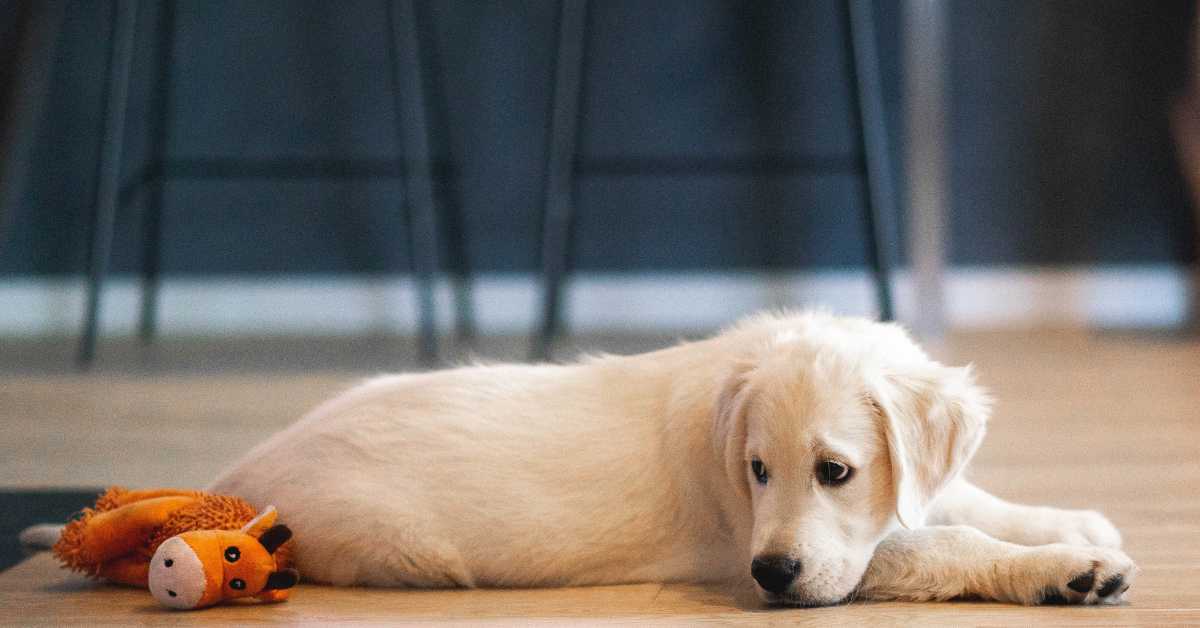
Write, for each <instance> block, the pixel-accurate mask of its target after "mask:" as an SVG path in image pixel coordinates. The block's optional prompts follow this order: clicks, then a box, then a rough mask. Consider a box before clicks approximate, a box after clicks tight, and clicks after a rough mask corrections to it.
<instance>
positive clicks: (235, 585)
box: [229, 578, 246, 591]
mask: <svg viewBox="0 0 1200 628" xmlns="http://www.w3.org/2000/svg"><path fill="white" fill-rule="evenodd" d="M229 588H230V589H237V590H238V591H241V590H242V589H245V588H246V581H245V580H242V579H241V578H234V579H233V580H230V581H229Z"/></svg>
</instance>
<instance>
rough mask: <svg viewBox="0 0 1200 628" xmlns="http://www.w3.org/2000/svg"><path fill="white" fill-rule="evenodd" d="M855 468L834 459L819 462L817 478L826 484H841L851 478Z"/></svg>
mask: <svg viewBox="0 0 1200 628" xmlns="http://www.w3.org/2000/svg"><path fill="white" fill-rule="evenodd" d="M853 475H854V469H852V468H850V467H848V466H846V465H844V464H842V463H840V462H835V461H833V460H824V461H822V462H818V463H817V480H818V481H820V482H821V484H824V485H825V486H840V485H842V484H845V483H846V482H847V481H849V480H850V477H851V476H853Z"/></svg>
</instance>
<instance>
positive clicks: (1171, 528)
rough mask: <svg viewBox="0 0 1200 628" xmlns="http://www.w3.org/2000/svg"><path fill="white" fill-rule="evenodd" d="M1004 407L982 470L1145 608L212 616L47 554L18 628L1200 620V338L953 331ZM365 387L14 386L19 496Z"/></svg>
mask: <svg viewBox="0 0 1200 628" xmlns="http://www.w3.org/2000/svg"><path fill="white" fill-rule="evenodd" d="M935 352H936V353H937V354H938V355H942V356H949V358H952V359H955V360H956V361H961V362H967V361H971V362H974V363H975V364H976V368H977V370H978V372H979V376H980V379H981V381H982V382H983V383H984V384H986V385H987V386H989V387H990V388H991V389H992V390H993V392H994V394H995V395H996V397H997V399H998V404H997V408H996V414H995V418H994V420H993V422H992V425H991V426H990V433H989V436H988V439H987V441H986V442H985V444H984V446H983V448H982V450H981V451H980V453H979V456H978V458H977V460H976V462H975V464H974V465H973V469H972V471H971V476H972V478H973V479H974V480H976V481H977V482H978V483H979V484H981V485H982V486H984V487H986V488H988V489H989V490H992V491H994V492H996V493H997V494H999V495H1001V496H1003V497H1005V498H1008V499H1011V500H1014V501H1021V502H1028V503H1038V504H1047V505H1057V506H1064V507H1077V508H1095V509H1097V510H1101V511H1103V512H1104V513H1105V514H1107V515H1108V516H1109V517H1110V518H1112V519H1113V521H1114V522H1115V523H1116V524H1117V526H1118V527H1119V528H1120V529H1121V532H1122V534H1123V535H1124V539H1125V547H1126V550H1127V551H1128V552H1129V554H1130V555H1131V556H1133V558H1134V559H1135V560H1136V561H1138V563H1139V565H1140V567H1141V573H1140V575H1139V578H1138V581H1137V584H1136V586H1135V587H1134V588H1133V589H1131V591H1130V596H1129V597H1130V601H1129V603H1127V604H1125V605H1122V606H1117V607H1103V608H1065V607H1046V608H1023V607H1017V606H1009V605H1000V604H987V603H973V602H957V603H948V604H892V603H888V604H862V603H855V604H851V605H847V606H841V607H834V608H822V609H761V608H758V607H757V606H755V605H754V604H753V603H752V601H750V600H740V599H739V596H738V595H735V594H731V593H730V592H729V591H726V590H723V589H721V588H719V587H698V586H681V585H668V586H662V585H656V584H641V585H630V586H623V587H593V588H580V589H554V590H516V591H396V590H365V589H336V588H330V587H321V586H313V585H307V584H303V585H301V586H300V588H299V589H298V590H297V591H296V593H295V595H294V597H293V599H292V600H291V601H289V602H287V603H285V604H279V605H272V606H261V605H254V604H245V605H243V604H239V605H234V606H229V607H221V608H215V609H209V610H205V611H201V612H196V613H182V614H181V613H170V612H168V611H164V610H161V609H159V608H158V607H157V605H156V604H155V603H154V601H153V599H151V598H150V596H149V594H147V593H146V592H144V591H140V590H133V589H125V588H119V587H113V586H108V585H102V584H96V583H92V582H89V581H86V580H84V579H82V578H80V577H78V576H75V575H72V574H69V573H67V572H64V571H62V570H60V569H58V568H57V566H56V565H55V564H54V563H53V561H52V560H51V559H50V558H49V557H48V556H46V555H44V554H43V555H38V556H34V557H32V558H30V559H29V560H27V561H26V562H24V563H22V564H21V565H18V566H17V567H14V568H13V569H10V570H8V571H6V572H4V573H3V574H0V624H20V625H35V624H39V623H41V624H56V625H57V624H88V625H97V624H115V625H127V624H130V623H158V622H163V623H173V624H180V625H191V624H217V625H224V624H230V623H267V622H280V623H289V624H297V625H329V624H337V623H341V624H363V625H371V624H375V625H396V624H402V623H419V622H442V623H448V624H464V623H470V624H481V623H485V624H514V625H515V624H519V625H531V624H554V625H559V624H568V623H576V624H587V625H597V624H604V623H620V624H630V623H649V624H654V625H695V624H696V623H700V622H710V621H711V622H720V623H729V624H760V623H764V622H766V623H788V624H798V625H822V626H827V625H835V626H836V625H856V626H857V625H862V624H864V623H871V624H883V625H887V624H894V625H928V626H942V625H954V626H960V625H996V624H1034V623H1037V624H1053V625H1066V626H1073V625H1096V624H1113V625H1161V626H1167V625H1198V624H1200V587H1197V586H1195V584H1194V583H1196V582H1198V581H1200V342H1198V341H1197V340H1196V339H1164V338H1146V337H1136V336H1111V335H1110V336H1105V335H1094V334H1086V333H1082V332H1075V331H1059V332H1031V333H1014V332H1005V333H978V334H960V335H956V336H953V337H951V339H950V341H949V342H947V343H946V344H945V345H943V346H940V347H936V348H935ZM356 378H357V375H356V374H353V373H347V372H341V373H329V374H323V375H297V374H294V373H293V374H274V373H242V374H238V375H226V374H215V375H214V374H197V373H192V374H185V375H167V376H135V375H128V374H127V375H119V374H110V375H104V376H98V377H80V376H74V375H42V376H36V377H32V376H15V375H14V376H3V377H0V424H2V425H4V426H5V428H6V429H5V432H4V433H3V434H0V485H2V486H8V487H54V486H92V485H103V484H108V483H124V484H129V485H135V486H148V485H202V484H203V483H204V482H206V481H207V480H208V479H209V478H210V477H212V476H213V475H214V474H215V473H216V472H217V471H218V470H219V469H220V468H221V467H222V466H224V465H226V464H229V462H230V461H232V460H234V459H236V458H237V457H238V456H239V455H241V453H242V452H243V451H245V450H246V449H248V448H249V447H250V446H252V445H253V444H254V443H255V442H257V441H258V440H260V439H261V438H263V437H265V436H266V435H267V434H269V433H270V432H272V431H274V430H276V429H278V428H279V427H282V426H283V425H286V424H287V423H289V422H290V421H292V420H294V419H295V417H297V416H299V415H300V414H301V413H302V412H304V411H305V410H306V409H308V408H309V407H311V406H312V405H313V404H315V403H316V402H318V401H319V400H321V399H324V398H326V397H327V396H329V395H330V394H333V393H334V392H335V391H337V390H339V389H341V388H343V387H345V386H347V385H349V384H350V383H352V382H353V381H354V380H355V379H356Z"/></svg>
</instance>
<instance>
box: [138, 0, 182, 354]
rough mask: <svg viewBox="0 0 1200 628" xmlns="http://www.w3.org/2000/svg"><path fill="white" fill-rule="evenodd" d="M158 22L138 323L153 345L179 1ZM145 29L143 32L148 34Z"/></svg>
mask: <svg viewBox="0 0 1200 628" xmlns="http://www.w3.org/2000/svg"><path fill="white" fill-rule="evenodd" d="M158 6H159V7H160V9H159V10H160V12H159V15H158V18H157V22H155V26H156V27H157V28H158V34H157V37H156V39H157V42H156V46H157V48H156V51H155V58H156V59H157V63H158V65H157V76H156V77H155V85H154V103H153V105H152V106H151V111H152V112H153V115H154V119H153V124H154V126H153V127H152V129H151V133H152V134H153V135H152V137H153V144H152V145H151V148H150V161H151V170H150V176H149V177H148V181H147V183H149V184H150V190H149V191H150V193H149V195H148V198H147V201H146V206H145V209H144V213H143V215H142V304H141V305H142V307H141V317H140V319H139V322H138V337H139V338H141V341H142V342H143V343H147V344H148V343H150V342H151V341H152V340H154V336H155V335H156V334H157V333H158V294H159V286H160V280H159V275H160V270H161V267H162V213H163V202H164V194H165V189H164V186H165V185H166V182H165V181H164V178H165V172H164V163H165V162H166V159H167V147H168V146H169V145H170V134H171V110H172V106H173V105H172V92H171V50H172V47H173V44H174V39H175V0H162V2H160V3H159V5H158ZM146 30H147V29H146V28H145V27H143V29H142V31H143V33H145V32H146Z"/></svg>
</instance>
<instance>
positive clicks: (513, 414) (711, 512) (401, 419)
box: [209, 313, 1136, 605]
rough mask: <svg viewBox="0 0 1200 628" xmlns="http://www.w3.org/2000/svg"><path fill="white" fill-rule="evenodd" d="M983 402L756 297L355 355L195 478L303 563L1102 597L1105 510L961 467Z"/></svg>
mask: <svg viewBox="0 0 1200 628" xmlns="http://www.w3.org/2000/svg"><path fill="white" fill-rule="evenodd" d="M987 418H988V397H987V395H986V394H985V393H984V391H983V390H982V389H981V388H979V387H978V386H977V385H976V384H975V381H974V378H973V376H972V374H971V372H970V371H969V370H968V369H966V368H951V367H947V366H943V365H941V364H938V363H936V362H934V361H932V360H931V359H930V358H929V357H928V356H927V355H926V354H925V353H924V352H923V351H922V350H921V349H920V348H919V347H917V345H916V344H914V343H913V341H912V340H911V339H910V338H909V337H908V336H907V335H906V334H905V332H904V331H903V330H902V329H901V328H899V327H898V326H896V325H890V324H880V323H876V322H872V321H869V320H865V319H856V318H838V317H834V316H831V315H828V314H823V313H799V314H769V315H760V316H756V317H753V318H750V319H747V320H745V321H743V322H741V323H740V324H738V325H735V326H734V327H732V328H730V329H728V330H726V331H724V332H723V333H721V334H719V335H717V336H715V337H713V338H710V339H708V340H704V341H700V342H694V343H686V344H681V345H679V346H676V347H673V348H670V349H665V350H662V351H656V352H653V353H647V354H643V355H635V356H628V357H622V356H599V357H590V358H586V359H583V360H582V361H580V362H578V363H575V364H567V365H536V366H526V365H515V364H503V365H492V366H470V367H465V368H458V369H453V370H446V371H438V372H431V373H419V374H408V375H390V376H384V377H378V378H375V379H372V380H370V381H368V382H366V383H364V384H362V385H360V386H358V387H357V388H354V389H352V390H350V391H348V392H346V393H344V394H342V395H340V396H339V397H337V398H335V399H333V400H331V401H329V402H327V403H325V404H324V405H322V406H320V407H318V408H317V409H315V410H314V411H312V412H311V413H310V414H309V415H308V416H306V417H304V418H303V419H301V420H300V421H299V422H297V423H296V424H294V425H292V426H291V427H289V428H288V429H286V430H284V431H283V432H280V433H279V434H277V435H275V436H274V437H273V438H271V439H270V440H268V441H267V442H265V443H263V444H261V445H259V446H258V447H256V448H255V449H254V450H253V451H251V452H250V453H249V454H247V456H246V457H245V459H244V461H243V462H242V463H240V464H238V465H236V466H234V467H233V468H232V469H231V470H229V471H228V472H227V473H226V474H225V475H224V476H223V477H221V478H220V479H218V480H217V481H216V482H215V483H214V484H212V485H211V486H210V487H209V490H211V491H215V492H218V493H230V494H235V495H240V496H242V497H244V498H246V499H248V500H249V501H250V502H251V503H253V504H254V505H255V506H257V507H259V508H262V507H265V506H266V505H268V504H274V505H275V506H277V507H278V508H279V509H280V510H281V511H282V512H284V513H286V514H287V518H288V525H289V526H291V527H292V529H293V530H294V531H295V538H296V561H297V563H298V566H299V568H300V570H301V572H302V573H303V574H304V575H305V577H306V578H309V579H312V580H316V581H322V582H327V583H332V584H339V585H379V586H409V587H458V586H461V587H534V586H560V585H584V584H608V583H626V582H645V581H660V582H712V581H722V582H729V583H731V584H733V585H737V584H738V583H741V584H743V585H746V586H752V587H754V588H755V589H756V590H757V591H758V593H759V595H760V596H761V598H762V599H763V600H764V601H765V602H767V603H772V604H788V605H820V604H834V603H838V602H841V601H844V600H847V599H851V598H854V599H903V600H943V599H949V598H953V597H960V596H972V597H979V598H984V599H989V600H1000V601H1009V602H1017V603H1021V604H1037V603H1042V602H1057V603H1085V604H1093V603H1110V602H1116V601H1119V600H1120V599H1121V597H1122V595H1123V594H1124V592H1125V590H1126V588H1127V587H1128V586H1129V584H1130V583H1131V581H1132V578H1133V576H1134V573H1135V571H1136V568H1135V567H1134V565H1133V563H1132V561H1130V559H1129V558H1128V557H1127V556H1126V555H1125V554H1124V553H1123V552H1121V551H1120V550H1119V549H1118V547H1119V546H1120V543H1121V538H1120V535H1119V534H1118V533H1117V531H1116V530H1115V529H1114V528H1113V526H1112V525H1111V524H1110V523H1109V522H1108V520H1107V519H1105V518H1104V517H1103V516H1102V515H1100V514H1098V513H1095V512H1090V511H1086V512H1085V511H1065V510H1057V509H1050V508H1033V507H1027V506H1019V505H1015V504H1009V503H1007V502H1004V501H1002V500H1000V499H998V498H996V497H993V496H991V495H988V494H987V493H985V492H983V491H982V490H980V489H978V488H976V487H973V486H972V485H970V484H968V483H967V482H966V481H965V480H963V479H962V477H961V475H962V471H963V468H964V467H965V466H966V465H967V463H968V462H969V461H970V459H971V456H972V455H973V454H974V452H975V450H976V448H977V447H978V446H979V444H980V441H981V440H982V439H983V435H984V428H985V424H986V422H987Z"/></svg>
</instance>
